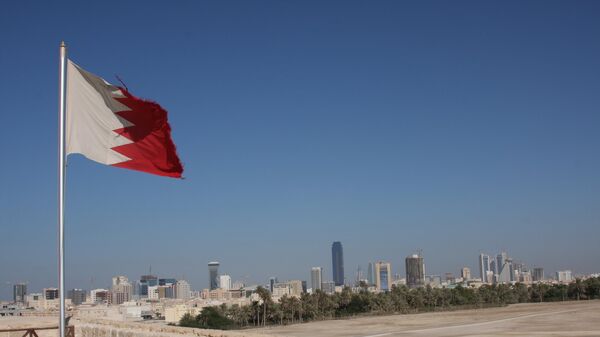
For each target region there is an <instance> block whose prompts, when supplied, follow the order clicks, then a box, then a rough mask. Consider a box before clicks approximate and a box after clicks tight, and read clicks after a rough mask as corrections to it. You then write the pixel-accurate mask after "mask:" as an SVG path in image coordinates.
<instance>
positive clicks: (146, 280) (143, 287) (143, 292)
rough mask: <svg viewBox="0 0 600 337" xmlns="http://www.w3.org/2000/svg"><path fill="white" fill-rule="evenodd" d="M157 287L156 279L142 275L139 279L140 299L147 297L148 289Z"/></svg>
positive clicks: (152, 276)
mask: <svg viewBox="0 0 600 337" xmlns="http://www.w3.org/2000/svg"><path fill="white" fill-rule="evenodd" d="M157 285H158V277H156V276H154V275H142V277H140V290H139V295H140V297H148V287H155V286H157Z"/></svg>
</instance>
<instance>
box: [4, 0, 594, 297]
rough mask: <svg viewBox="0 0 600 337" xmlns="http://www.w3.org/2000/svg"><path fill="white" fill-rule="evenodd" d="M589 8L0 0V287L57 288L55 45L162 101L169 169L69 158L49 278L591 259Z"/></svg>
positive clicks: (580, 262) (96, 279)
mask: <svg viewBox="0 0 600 337" xmlns="http://www.w3.org/2000/svg"><path fill="white" fill-rule="evenodd" d="M599 18H600V2H595V1H577V2H575V1H562V2H557V1H512V2H511V1H501V2H500V1H499V2H491V1H471V2H465V1H440V2H428V1H414V2H409V1H359V2H355V1H340V2H328V1H239V2H232V1H211V2H208V1H162V2H160V3H159V2H151V1H137V2H134V1H97V2H93V1H92V2H90V1H84V2H82V1H73V2H54V1H52V2H50V1H38V2H32V1H5V2H2V4H1V5H0V46H1V47H0V69H1V74H2V81H0V98H1V99H0V109H1V112H2V124H3V126H4V127H3V132H2V133H1V136H0V137H1V139H0V140H1V142H0V148H1V150H2V153H3V154H4V155H3V156H2V165H0V177H1V178H0V179H1V180H0V181H1V186H0V226H1V227H0V228H1V233H0V298H9V297H10V296H11V295H10V294H11V291H12V290H11V289H10V286H9V283H13V282H16V281H29V282H30V290H33V291H35V290H39V289H41V288H42V287H45V286H56V285H57V281H56V277H57V276H56V269H57V267H56V263H57V262H56V251H57V248H56V247H57V234H56V193H57V192H56V191H57V181H56V175H57V169H56V168H57V159H56V158H57V146H56V139H57V104H58V103H57V99H58V93H57V90H58V88H57V85H58V77H57V76H58V45H59V43H60V41H61V40H62V39H64V40H65V41H66V42H67V44H68V46H69V55H70V57H71V58H72V59H73V60H74V61H75V62H76V63H78V64H79V65H81V66H82V67H84V68H85V69H86V70H88V71H91V72H93V73H95V74H98V75H100V76H102V77H104V78H105V79H107V80H109V81H112V82H116V80H115V77H114V75H115V74H117V75H119V76H120V77H121V78H122V79H123V80H124V81H125V83H126V84H127V86H128V87H129V89H130V90H131V91H132V92H133V93H134V94H136V95H138V96H140V97H145V98H150V99H153V100H156V101H158V102H160V103H161V104H162V105H163V106H164V107H165V108H166V109H167V110H169V113H170V121H171V125H172V127H173V138H174V140H175V142H176V143H177V145H178V149H179V153H180V156H181V157H182V160H183V162H184V164H185V169H186V171H185V176H186V178H187V179H185V180H174V179H168V178H162V177H157V176H153V175H148V174H143V173H138V172H135V171H129V170H124V169H117V168H112V167H106V166H102V165H99V164H97V163H95V162H92V161H88V160H86V159H85V158H83V157H81V156H72V157H70V158H69V167H68V173H67V220H66V221H67V222H66V223H67V249H68V250H67V268H68V269H67V287H68V288H72V287H78V288H85V289H90V288H91V287H102V286H107V285H108V284H109V283H110V277H111V276H113V275H117V274H124V275H127V276H129V277H130V278H132V279H138V278H139V276H140V275H141V274H144V273H146V272H148V269H149V266H150V265H151V266H152V272H153V273H156V274H158V275H159V276H170V277H176V278H181V277H185V278H187V279H188V280H189V281H190V282H191V284H192V286H193V287H194V288H196V289H201V288H203V287H206V286H207V285H208V271H207V267H206V264H207V263H208V262H209V261H211V260H217V261H220V262H221V266H222V267H221V271H222V272H225V273H230V274H231V275H232V277H233V279H234V280H237V279H246V280H247V281H249V282H266V279H267V278H268V277H269V276H277V277H279V279H296V278H300V279H304V280H306V279H309V275H310V267H312V266H323V267H324V268H325V278H326V279H331V277H332V276H331V255H330V254H331V250H330V249H331V243H332V242H333V241H338V240H339V241H341V242H342V243H343V245H344V254H345V256H344V257H345V267H346V277H347V278H349V279H352V278H353V277H354V271H355V269H356V267H357V266H358V265H359V264H360V265H361V266H362V267H363V269H366V264H367V262H368V261H370V260H376V259H382V260H388V261H390V262H391V263H392V272H393V273H401V274H403V273H404V266H403V265H404V257H405V256H406V255H409V254H411V253H413V252H414V251H415V250H417V249H422V250H423V252H424V256H425V264H426V272H427V273H428V274H440V273H444V272H447V271H450V272H454V273H458V271H459V268H460V267H462V266H464V265H466V266H470V267H472V268H473V273H474V274H475V275H477V273H478V272H477V269H476V266H477V262H476V261H477V255H478V254H479V252H480V251H483V252H489V253H491V254H495V253H498V252H499V251H500V250H506V251H507V252H508V253H509V255H510V256H512V257H513V258H515V259H516V260H521V261H523V262H525V263H527V264H528V265H529V266H530V267H533V266H543V267H545V268H546V270H547V273H553V272H554V271H556V270H559V269H567V268H569V269H572V270H573V271H574V272H575V273H590V272H597V271H600V265H599V263H598V258H599V257H600V244H599V243H598V238H599V237H600V207H599V205H600V155H599V153H600V152H599V148H600V130H599V129H600V110H599V106H600V39H599V38H598V37H599V36H600V20H599Z"/></svg>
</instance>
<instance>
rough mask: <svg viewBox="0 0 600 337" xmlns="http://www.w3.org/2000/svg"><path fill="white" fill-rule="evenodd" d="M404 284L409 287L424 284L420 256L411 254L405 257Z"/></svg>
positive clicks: (423, 266)
mask: <svg viewBox="0 0 600 337" xmlns="http://www.w3.org/2000/svg"><path fill="white" fill-rule="evenodd" d="M406 284H407V285H408V286H409V287H410V288H416V287H422V286H424V285H425V264H424V263H423V257H422V256H420V255H417V254H413V255H410V256H407V257H406Z"/></svg>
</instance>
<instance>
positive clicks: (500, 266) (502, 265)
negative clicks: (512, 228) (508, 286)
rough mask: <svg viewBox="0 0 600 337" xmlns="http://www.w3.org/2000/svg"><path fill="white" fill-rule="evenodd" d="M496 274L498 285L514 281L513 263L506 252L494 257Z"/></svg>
mask: <svg viewBox="0 0 600 337" xmlns="http://www.w3.org/2000/svg"><path fill="white" fill-rule="evenodd" d="M496 274H497V277H496V281H497V282H498V283H510V282H512V281H514V280H515V273H514V269H513V262H512V259H511V258H509V257H508V254H507V253H506V252H502V253H500V254H498V255H497V256H496Z"/></svg>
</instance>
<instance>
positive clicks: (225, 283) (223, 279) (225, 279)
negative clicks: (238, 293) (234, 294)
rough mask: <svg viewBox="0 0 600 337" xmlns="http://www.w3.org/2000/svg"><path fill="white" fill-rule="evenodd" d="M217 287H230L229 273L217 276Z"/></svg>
mask: <svg viewBox="0 0 600 337" xmlns="http://www.w3.org/2000/svg"><path fill="white" fill-rule="evenodd" d="M219 288H221V289H223V290H230V289H231V276H229V275H220V276H219Z"/></svg>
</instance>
